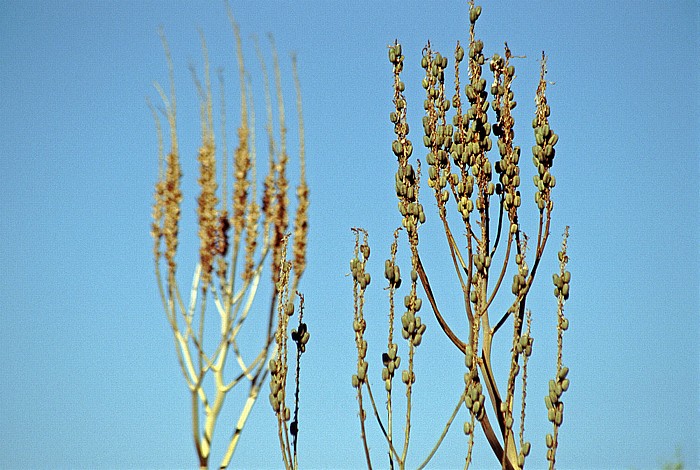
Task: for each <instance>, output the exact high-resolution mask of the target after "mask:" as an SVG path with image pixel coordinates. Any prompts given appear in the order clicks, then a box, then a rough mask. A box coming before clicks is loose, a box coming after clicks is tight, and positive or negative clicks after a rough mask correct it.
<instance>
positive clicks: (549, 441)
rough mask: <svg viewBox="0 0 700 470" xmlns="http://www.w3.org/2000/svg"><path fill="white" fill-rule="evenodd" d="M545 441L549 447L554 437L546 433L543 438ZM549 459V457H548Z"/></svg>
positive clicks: (552, 443)
mask: <svg viewBox="0 0 700 470" xmlns="http://www.w3.org/2000/svg"><path fill="white" fill-rule="evenodd" d="M544 441H545V443H546V444H547V447H549V448H551V447H552V446H553V445H554V437H552V435H551V434H549V433H547V435H546V436H545V439H544ZM549 460H551V459H549Z"/></svg>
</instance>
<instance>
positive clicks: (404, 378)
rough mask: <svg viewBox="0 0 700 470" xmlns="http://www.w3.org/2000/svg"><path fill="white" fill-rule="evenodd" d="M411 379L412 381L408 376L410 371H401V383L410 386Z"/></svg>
mask: <svg viewBox="0 0 700 470" xmlns="http://www.w3.org/2000/svg"><path fill="white" fill-rule="evenodd" d="M409 379H410V377H409V375H408V371H407V370H406V369H404V370H402V371H401V381H402V382H403V383H405V384H406V385H408V381H409Z"/></svg>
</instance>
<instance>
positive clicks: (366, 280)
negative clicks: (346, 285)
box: [364, 273, 372, 286]
mask: <svg viewBox="0 0 700 470" xmlns="http://www.w3.org/2000/svg"><path fill="white" fill-rule="evenodd" d="M364 280H365V285H367V286H368V285H369V283H370V281H371V280H372V278H371V276H370V275H369V273H365V278H364Z"/></svg>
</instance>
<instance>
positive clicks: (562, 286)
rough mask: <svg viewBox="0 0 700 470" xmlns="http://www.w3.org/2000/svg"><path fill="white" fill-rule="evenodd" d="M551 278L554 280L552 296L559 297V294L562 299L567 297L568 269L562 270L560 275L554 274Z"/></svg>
mask: <svg viewBox="0 0 700 470" xmlns="http://www.w3.org/2000/svg"><path fill="white" fill-rule="evenodd" d="M552 280H553V281H554V296H555V297H559V296H560V295H561V296H562V297H563V298H564V300H566V299H568V298H569V283H570V282H571V273H570V272H569V271H564V272H563V274H562V275H561V276H560V275H559V274H554V275H553V276H552Z"/></svg>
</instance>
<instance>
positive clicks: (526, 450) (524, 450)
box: [521, 441, 530, 467]
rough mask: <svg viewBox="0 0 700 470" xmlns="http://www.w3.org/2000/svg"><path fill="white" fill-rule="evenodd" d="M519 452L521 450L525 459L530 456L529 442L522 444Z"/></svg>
mask: <svg viewBox="0 0 700 470" xmlns="http://www.w3.org/2000/svg"><path fill="white" fill-rule="evenodd" d="M521 450H522V453H523V455H524V456H525V457H527V456H528V455H530V442H529V441H525V442H523V447H522V449H521ZM521 467H522V465H521Z"/></svg>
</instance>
